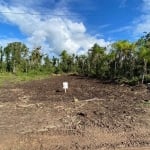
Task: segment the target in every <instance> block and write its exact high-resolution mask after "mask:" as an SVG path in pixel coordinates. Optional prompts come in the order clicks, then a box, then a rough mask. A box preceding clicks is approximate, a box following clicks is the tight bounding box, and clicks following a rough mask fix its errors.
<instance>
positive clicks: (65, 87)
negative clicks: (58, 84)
mask: <svg viewBox="0 0 150 150" xmlns="http://www.w3.org/2000/svg"><path fill="white" fill-rule="evenodd" d="M63 89H64V90H65V93H66V91H67V89H68V82H63Z"/></svg>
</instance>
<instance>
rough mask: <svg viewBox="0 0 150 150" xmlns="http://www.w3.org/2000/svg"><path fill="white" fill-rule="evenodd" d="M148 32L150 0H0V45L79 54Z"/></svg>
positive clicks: (132, 38)
mask: <svg viewBox="0 0 150 150" xmlns="http://www.w3.org/2000/svg"><path fill="white" fill-rule="evenodd" d="M143 32H150V0H25V1H23V0H22V1H21V0H0V44H1V45H2V46H4V45H6V44H7V43H9V42H14V41H21V42H23V43H25V44H26V45H27V46H28V47H30V48H31V49H32V48H34V47H37V46H42V50H43V52H44V53H48V54H50V55H52V54H54V53H56V54H60V52H61V51H62V50H63V49H66V50H67V51H68V52H69V53H78V54H82V53H85V52H87V50H88V49H89V48H90V47H91V46H93V44H94V43H98V44H99V45H100V46H106V45H108V44H110V43H111V42H114V41H116V40H121V39H122V40H130V41H134V40H136V39H138V38H139V37H140V36H141V35H143Z"/></svg>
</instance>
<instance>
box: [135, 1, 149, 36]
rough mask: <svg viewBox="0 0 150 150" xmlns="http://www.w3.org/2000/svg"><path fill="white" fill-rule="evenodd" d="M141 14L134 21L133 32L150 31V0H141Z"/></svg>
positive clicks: (138, 33)
mask: <svg viewBox="0 0 150 150" xmlns="http://www.w3.org/2000/svg"><path fill="white" fill-rule="evenodd" d="M142 2H143V4H142V8H141V10H142V14H141V16H140V17H139V18H138V19H136V20H135V21H134V26H135V28H134V34H135V35H142V34H143V32H150V0H142Z"/></svg>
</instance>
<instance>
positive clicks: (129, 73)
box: [0, 33, 150, 84]
mask: <svg viewBox="0 0 150 150" xmlns="http://www.w3.org/2000/svg"><path fill="white" fill-rule="evenodd" d="M0 72H1V73H3V72H8V73H13V74H17V73H20V72H21V73H26V74H29V73H31V72H32V73H35V74H36V73H39V72H42V73H45V74H46V73H48V74H50V73H56V74H57V73H77V74H80V75H85V76H90V77H96V78H100V79H101V80H105V81H114V82H120V83H128V84H137V83H147V82H150V33H146V34H145V35H144V36H143V37H141V38H140V39H138V40H137V41H136V42H129V41H127V40H120V41H116V42H114V43H112V44H111V45H110V46H109V50H108V48H107V47H101V46H99V45H98V44H94V45H93V47H91V48H90V49H89V50H88V53H87V54H85V55H75V54H68V53H67V50H63V51H62V52H61V54H60V56H59V57H53V58H50V57H49V56H48V55H45V54H42V53H41V47H37V48H35V49H33V50H32V51H31V50H29V48H28V47H27V46H26V45H25V44H23V43H21V42H13V43H9V44H8V45H7V46H6V47H4V48H3V47H0Z"/></svg>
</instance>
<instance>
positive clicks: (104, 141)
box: [0, 75, 150, 150]
mask: <svg viewBox="0 0 150 150" xmlns="http://www.w3.org/2000/svg"><path fill="white" fill-rule="evenodd" d="M63 81H68V82H69V89H68V91H67V93H64V91H63V89H62V82H63ZM149 149H150V91H149V90H148V89H147V88H146V86H141V85H140V86H135V87H130V86H127V85H116V84H112V83H109V84H108V83H102V82H101V81H99V80H96V79H90V78H85V77H80V76H71V75H70V76H54V77H50V78H48V79H44V80H38V81H31V82H28V83H23V84H17V85H10V84H7V85H5V86H3V87H1V88H0V150H149Z"/></svg>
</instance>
